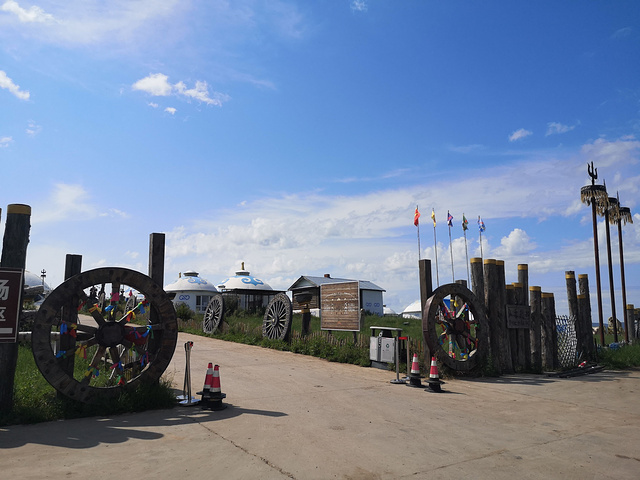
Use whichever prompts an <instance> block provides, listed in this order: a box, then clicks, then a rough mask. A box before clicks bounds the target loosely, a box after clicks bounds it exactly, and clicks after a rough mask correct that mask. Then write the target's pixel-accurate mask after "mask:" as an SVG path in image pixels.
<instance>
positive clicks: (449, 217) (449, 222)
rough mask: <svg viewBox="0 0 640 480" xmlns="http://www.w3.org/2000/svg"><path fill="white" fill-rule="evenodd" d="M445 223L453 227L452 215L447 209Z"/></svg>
mask: <svg viewBox="0 0 640 480" xmlns="http://www.w3.org/2000/svg"><path fill="white" fill-rule="evenodd" d="M447 225H449V226H450V227H453V216H452V215H451V214H450V213H449V210H447Z"/></svg>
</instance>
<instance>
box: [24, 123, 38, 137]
mask: <svg viewBox="0 0 640 480" xmlns="http://www.w3.org/2000/svg"><path fill="white" fill-rule="evenodd" d="M41 131H42V127H41V126H40V125H38V124H37V123H36V122H34V121H33V120H29V122H28V124H27V128H26V130H25V132H26V133H27V135H29V136H31V137H35V136H36V135H37V134H39V133H40V132H41Z"/></svg>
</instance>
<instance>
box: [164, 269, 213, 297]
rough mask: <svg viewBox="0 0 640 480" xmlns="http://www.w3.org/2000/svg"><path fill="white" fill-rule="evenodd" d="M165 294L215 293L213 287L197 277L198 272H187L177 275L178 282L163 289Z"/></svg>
mask: <svg viewBox="0 0 640 480" xmlns="http://www.w3.org/2000/svg"><path fill="white" fill-rule="evenodd" d="M164 289H165V291H166V292H187V291H188V292H217V291H218V290H217V289H216V287H215V285H213V284H212V283H211V282H209V281H207V280H206V279H204V278H201V277H199V276H198V272H194V271H193V270H187V271H186V272H182V274H181V275H180V274H179V278H178V280H176V281H175V282H173V283H171V284H169V285H167V286H166V287H164Z"/></svg>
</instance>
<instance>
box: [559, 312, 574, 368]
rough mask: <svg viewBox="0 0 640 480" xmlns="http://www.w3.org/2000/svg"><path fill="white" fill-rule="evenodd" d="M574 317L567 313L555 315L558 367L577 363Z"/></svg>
mask: <svg viewBox="0 0 640 480" xmlns="http://www.w3.org/2000/svg"><path fill="white" fill-rule="evenodd" d="M575 324H576V319H575V317H573V316H571V317H568V316H567V315H557V316H556V330H557V331H558V361H559V362H560V367H562V368H569V367H575V366H576V365H577V364H578V351H577V348H578V338H577V335H576V327H575Z"/></svg>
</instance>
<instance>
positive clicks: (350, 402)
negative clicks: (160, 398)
mask: <svg viewBox="0 0 640 480" xmlns="http://www.w3.org/2000/svg"><path fill="white" fill-rule="evenodd" d="M188 340H192V341H193V342H194V347H193V349H192V352H191V376H192V379H193V389H194V391H196V390H198V391H199V390H201V388H202V386H203V384H204V379H205V375H206V369H207V364H208V363H209V362H212V363H214V364H216V363H217V364H218V365H220V380H221V387H222V391H223V392H224V393H226V394H227V398H226V400H225V403H226V404H227V405H228V408H226V409H225V410H222V411H217V412H213V411H210V410H203V409H201V408H200V407H199V406H192V407H178V408H175V409H172V410H163V411H155V412H145V413H140V414H130V415H122V416H116V417H105V418H88V419H79V420H65V421H59V422H52V423H47V424H39V425H31V426H14V427H9V428H0V465H2V470H3V473H2V477H3V478H19V479H30V478H33V479H43V478H56V479H58V478H68V479H73V478H78V479H80V478H82V479H87V478H90V479H102V478H110V479H113V478H123V477H127V478H159V479H165V478H166V479H169V478H183V479H187V478H189V479H191V478H202V479H204V478H215V479H217V478H220V479H256V478H261V479H262V478H264V479H283V478H296V479H330V478H339V479H404V478H429V479H449V478H455V479H460V478H467V479H469V478H472V479H477V478H479V479H483V478H492V479H494V478H495V479H509V480H512V479H515V478H517V479H527V478H562V479H581V480H582V479H588V478H598V479H601V478H611V479H621V478H628V479H637V478H640V428H639V427H640V402H639V401H638V395H639V394H640V371H638V370H633V371H624V372H618V371H616V372H607V371H605V372H600V373H596V374H593V375H590V376H586V377H577V378H572V379H551V378H547V377H544V376H535V375H511V376H505V377H502V378H499V379H491V380H452V381H449V382H448V383H447V384H446V385H444V389H445V390H446V393H441V394H436V393H430V392H428V391H425V390H423V389H419V388H412V387H408V386H404V385H393V384H391V383H390V380H392V379H394V378H395V373H392V372H385V371H382V370H377V369H372V368H362V367H357V366H352V365H342V364H335V363H329V362H326V361H324V360H320V359H316V358H311V357H305V356H302V355H296V354H292V353H288V352H277V351H271V350H266V349H262V348H259V347H252V346H247V345H240V344H234V343H229V342H223V341H219V340H214V339H208V338H203V337H197V336H191V335H187V334H180V338H179V343H178V348H177V351H176V355H175V356H174V360H173V362H172V365H171V366H170V368H169V369H168V370H167V375H169V376H170V377H172V379H173V382H174V384H175V386H176V388H177V389H179V390H181V389H182V386H183V382H184V367H185V363H186V362H185V354H184V342H186V341H188Z"/></svg>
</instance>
